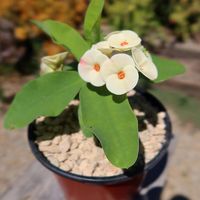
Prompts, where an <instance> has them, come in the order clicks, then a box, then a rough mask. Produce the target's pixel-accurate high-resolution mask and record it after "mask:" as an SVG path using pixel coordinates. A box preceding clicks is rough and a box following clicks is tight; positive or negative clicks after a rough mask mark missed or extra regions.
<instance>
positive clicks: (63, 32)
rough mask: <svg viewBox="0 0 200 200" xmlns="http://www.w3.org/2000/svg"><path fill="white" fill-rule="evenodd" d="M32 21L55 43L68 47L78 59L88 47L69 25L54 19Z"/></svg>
mask: <svg viewBox="0 0 200 200" xmlns="http://www.w3.org/2000/svg"><path fill="white" fill-rule="evenodd" d="M33 23H34V24H35V25H36V26H38V27H39V28H41V29H42V30H43V31H44V32H45V33H46V34H48V35H49V36H50V37H51V38H52V39H53V41H54V42H55V43H56V44H59V45H62V46H64V47H65V48H67V49H69V50H70V51H71V53H72V54H73V55H74V56H75V57H76V58H77V60H80V58H81V56H82V55H83V54H84V53H85V52H86V51H87V50H88V49H89V48H90V46H89V44H88V43H87V42H86V41H85V40H84V39H83V38H82V36H81V35H80V34H79V33H78V32H77V31H76V30H75V29H73V28H72V27H71V26H69V25H67V24H64V23H61V22H57V21H54V20H45V21H42V22H40V21H36V20H33Z"/></svg>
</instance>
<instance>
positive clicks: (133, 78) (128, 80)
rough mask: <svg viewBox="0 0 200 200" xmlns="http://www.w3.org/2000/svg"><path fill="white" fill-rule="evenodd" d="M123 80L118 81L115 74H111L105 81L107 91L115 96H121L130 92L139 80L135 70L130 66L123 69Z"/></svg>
mask: <svg viewBox="0 0 200 200" xmlns="http://www.w3.org/2000/svg"><path fill="white" fill-rule="evenodd" d="M123 72H124V73H125V77H124V79H119V78H118V75H117V74H112V75H110V76H109V77H108V78H107V79H106V87H107V89H108V90H109V91H110V92H111V93H113V94H116V95H122V94H125V93H127V92H129V91H130V90H132V89H133V88H134V87H135V86H136V84H137V82H138V79H139V75H138V72H137V70H136V69H135V68H134V67H132V66H131V65H128V66H126V67H125V68H124V69H123Z"/></svg>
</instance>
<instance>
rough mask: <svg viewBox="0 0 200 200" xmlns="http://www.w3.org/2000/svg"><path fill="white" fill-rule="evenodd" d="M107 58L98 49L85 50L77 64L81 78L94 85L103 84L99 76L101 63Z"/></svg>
mask: <svg viewBox="0 0 200 200" xmlns="http://www.w3.org/2000/svg"><path fill="white" fill-rule="evenodd" d="M108 59H109V58H108V57H107V56H106V55H104V54H103V53H101V52H100V51H99V50H95V49H90V50H88V51H86V52H85V54H84V55H83V56H82V58H81V60H80V62H79V64H78V72H79V75H80V76H81V78H82V79H83V80H84V81H86V82H89V83H91V84H92V85H94V86H97V87H99V86H102V85H104V84H105V81H104V80H103V78H102V76H101V73H100V72H101V67H102V64H103V63H104V62H105V61H106V60H108Z"/></svg>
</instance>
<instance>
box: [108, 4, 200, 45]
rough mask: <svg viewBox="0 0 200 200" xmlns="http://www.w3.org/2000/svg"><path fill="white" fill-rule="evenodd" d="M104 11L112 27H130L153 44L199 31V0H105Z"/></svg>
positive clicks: (184, 37)
mask: <svg viewBox="0 0 200 200" xmlns="http://www.w3.org/2000/svg"><path fill="white" fill-rule="evenodd" d="M105 11H106V17H107V18H108V20H109V22H110V24H111V25H113V26H114V28H115V29H132V30H134V31H136V32H137V33H138V34H139V35H140V36H142V37H143V39H145V40H146V42H148V43H149V44H152V45H153V46H158V44H159V45H160V44H162V43H166V42H168V41H171V40H172V38H173V37H174V36H175V38H177V39H181V40H183V39H187V38H188V37H191V36H193V34H195V33H199V32H200V3H199V1H198V0H166V1H163V0H142V1H141V0H123V1H121V0H108V1H106V7H105Z"/></svg>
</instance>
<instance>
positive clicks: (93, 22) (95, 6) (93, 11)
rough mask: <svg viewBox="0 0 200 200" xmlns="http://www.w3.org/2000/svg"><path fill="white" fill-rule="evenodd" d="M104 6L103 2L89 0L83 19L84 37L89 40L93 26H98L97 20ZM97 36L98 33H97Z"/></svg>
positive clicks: (102, 0)
mask: <svg viewBox="0 0 200 200" xmlns="http://www.w3.org/2000/svg"><path fill="white" fill-rule="evenodd" d="M103 6H104V0H98V1H97V0H91V2H90V4H89V6H88V9H87V12H86V15H85V19H84V26H83V27H84V35H85V37H86V38H87V39H88V40H90V39H91V38H90V37H92V32H93V31H94V29H98V28H97V27H95V26H100V23H99V20H100V17H101V13H102V10H103ZM97 34H98V33H97Z"/></svg>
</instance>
